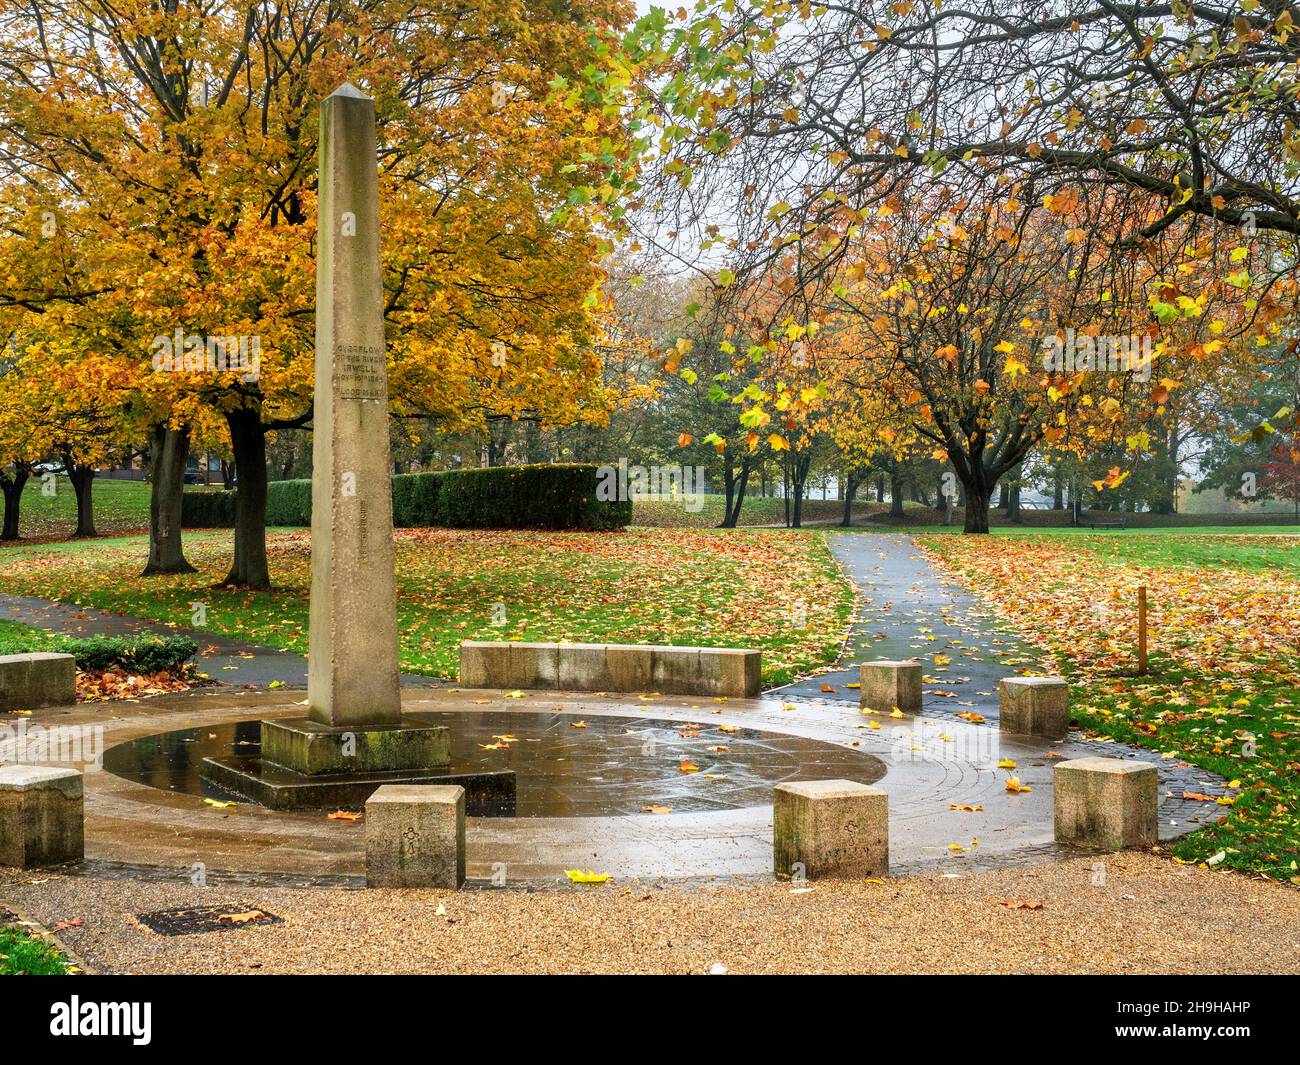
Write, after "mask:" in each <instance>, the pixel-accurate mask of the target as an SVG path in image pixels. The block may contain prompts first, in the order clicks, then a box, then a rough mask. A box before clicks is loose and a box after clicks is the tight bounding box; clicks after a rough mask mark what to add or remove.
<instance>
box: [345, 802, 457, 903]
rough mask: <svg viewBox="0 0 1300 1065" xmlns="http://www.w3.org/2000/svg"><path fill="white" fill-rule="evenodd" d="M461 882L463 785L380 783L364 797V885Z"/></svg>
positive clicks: (453, 884) (420, 885) (416, 885)
mask: <svg viewBox="0 0 1300 1065" xmlns="http://www.w3.org/2000/svg"><path fill="white" fill-rule="evenodd" d="M464 882H465V789H464V788H462V787H460V786H459V785H452V786H446V785H441V784H385V785H383V786H382V787H380V788H377V789H376V790H375V792H374V794H373V795H371V796H370V798H369V799H367V800H366V887H374V888H381V887H396V888H452V889H453V890H454V889H455V888H458V887H460V886H461V884H463V883H464Z"/></svg>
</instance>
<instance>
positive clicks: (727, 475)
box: [718, 459, 736, 529]
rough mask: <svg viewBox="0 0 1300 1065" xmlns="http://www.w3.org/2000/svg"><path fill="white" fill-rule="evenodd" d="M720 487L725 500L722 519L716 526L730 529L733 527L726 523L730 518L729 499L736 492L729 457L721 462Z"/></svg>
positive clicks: (734, 477) (734, 478)
mask: <svg viewBox="0 0 1300 1065" xmlns="http://www.w3.org/2000/svg"><path fill="white" fill-rule="evenodd" d="M722 488H723V491H725V492H726V500H725V501H724V502H723V504H722V521H721V522H720V523H719V524H718V528H719V529H730V528H733V527H734V526H731V525H728V524H727V523H728V522H729V521H730V520H731V500H732V497H733V496H734V495H735V494H736V475H735V473H734V472H732V469H731V461H730V460H729V459H724V460H723V463H722Z"/></svg>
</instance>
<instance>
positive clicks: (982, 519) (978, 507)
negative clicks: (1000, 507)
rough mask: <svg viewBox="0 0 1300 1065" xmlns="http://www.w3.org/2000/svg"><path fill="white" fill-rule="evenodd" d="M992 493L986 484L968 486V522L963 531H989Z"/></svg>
mask: <svg viewBox="0 0 1300 1065" xmlns="http://www.w3.org/2000/svg"><path fill="white" fill-rule="evenodd" d="M991 495H992V493H991V492H990V491H989V489H988V488H987V487H986V486H984V485H982V484H981V485H978V486H977V485H967V486H966V523H965V525H964V526H963V527H962V532H963V533H987V532H988V531H989V502H990V497H991Z"/></svg>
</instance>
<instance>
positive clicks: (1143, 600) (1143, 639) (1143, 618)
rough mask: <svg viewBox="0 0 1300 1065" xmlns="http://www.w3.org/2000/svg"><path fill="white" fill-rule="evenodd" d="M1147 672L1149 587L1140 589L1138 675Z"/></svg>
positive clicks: (1143, 675) (1144, 586)
mask: <svg viewBox="0 0 1300 1065" xmlns="http://www.w3.org/2000/svg"><path fill="white" fill-rule="evenodd" d="M1146 672H1147V586H1146V585H1145V584H1143V585H1141V586H1140V587H1139V588H1138V675H1139V676H1142V677H1145V676H1146Z"/></svg>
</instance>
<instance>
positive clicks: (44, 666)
mask: <svg viewBox="0 0 1300 1065" xmlns="http://www.w3.org/2000/svg"><path fill="white" fill-rule="evenodd" d="M76 701H77V660H76V659H75V658H73V657H72V655H65V654H48V653H45V652H38V653H34V654H21V655H0V711H4V710H35V709H37V708H38V707H42V706H71V705H72V704H73V703H75V702H76Z"/></svg>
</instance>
